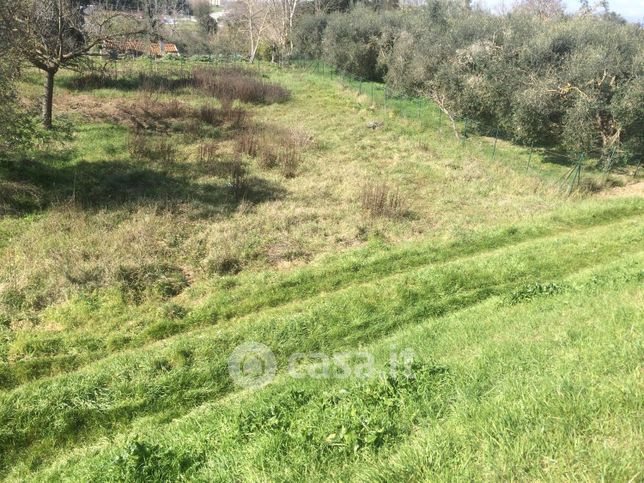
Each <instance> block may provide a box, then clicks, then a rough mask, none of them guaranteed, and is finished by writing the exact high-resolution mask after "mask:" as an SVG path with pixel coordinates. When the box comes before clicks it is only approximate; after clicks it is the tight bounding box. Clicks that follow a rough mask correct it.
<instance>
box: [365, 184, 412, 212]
mask: <svg viewBox="0 0 644 483" xmlns="http://www.w3.org/2000/svg"><path fill="white" fill-rule="evenodd" d="M360 207H361V208H362V212H363V213H365V214H367V215H368V216H370V217H374V218H377V217H386V218H400V217H402V216H404V215H405V213H406V212H407V205H406V203H405V201H404V199H403V197H402V194H401V193H400V190H398V189H397V188H392V187H391V186H390V185H388V184H387V183H374V182H370V183H367V184H365V185H364V186H363V188H362V191H361V193H360Z"/></svg>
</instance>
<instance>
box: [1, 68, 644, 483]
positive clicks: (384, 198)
mask: <svg viewBox="0 0 644 483" xmlns="http://www.w3.org/2000/svg"><path fill="white" fill-rule="evenodd" d="M166 64H172V63H165V62H158V63H156V64H155V66H152V64H147V63H143V62H133V63H131V64H125V65H124V66H123V67H122V68H123V70H122V71H121V72H120V73H119V75H118V78H117V79H114V78H112V79H111V80H110V81H109V82H103V83H102V84H101V83H98V84H97V83H96V79H94V78H92V77H89V76H88V77H78V76H76V75H75V74H70V73H64V72H63V73H61V74H59V76H58V85H57V96H56V98H55V103H56V104H55V112H57V113H59V114H61V115H62V118H63V119H66V120H67V122H69V123H70V124H71V125H72V126H73V129H72V130H71V132H72V134H71V138H70V139H68V140H63V141H60V142H59V143H58V144H57V145H56V147H55V149H54V148H51V147H50V148H49V150H48V154H47V155H44V154H43V153H38V152H35V154H34V156H33V158H31V159H22V160H13V161H8V162H4V163H3V164H0V179H2V180H3V181H2V183H3V186H2V188H3V190H2V197H1V198H0V210H2V213H3V217H2V218H0V261H1V262H2V263H1V264H0V321H2V322H3V324H1V325H0V330H1V331H2V332H1V334H2V339H1V340H0V355H1V356H2V362H1V366H0V391H1V392H0V474H1V475H2V476H3V477H5V478H7V479H8V480H14V481H18V480H42V481H45V480H46V481H51V480H54V481H57V480H75V481H88V480H91V481H113V480H128V481H170V480H176V479H181V478H184V479H190V480H203V481H231V480H243V481H257V480H261V481H266V480H279V481H302V480H307V481H308V480H313V481H321V480H333V481H337V480H341V481H345V480H358V481H365V480H366V481H392V480H394V479H400V480H405V481H408V480H411V481H416V480H449V479H466V478H468V479H556V480H561V479H599V478H603V479H609V480H631V479H636V478H638V475H641V474H642V471H643V468H642V464H641V460H642V458H641V456H642V455H641V445H642V436H641V414H642V409H643V408H642V400H643V398H642V379H641V367H640V366H641V360H642V356H643V354H642V344H641V340H642V334H641V331H642V322H641V321H642V317H641V313H642V307H643V302H644V301H643V300H642V291H641V286H642V276H643V273H644V272H643V271H642V270H643V265H642V263H643V262H644V253H643V252H642V240H643V238H644V223H643V221H644V198H643V197H642V192H641V183H639V184H637V181H639V180H638V179H637V178H634V176H633V173H630V172H625V171H624V172H621V173H617V174H611V175H606V174H604V173H603V172H601V171H599V170H596V169H595V166H594V164H593V162H592V160H591V161H589V162H587V163H586V164H585V165H584V169H583V172H582V174H581V179H580V180H578V183H577V184H576V185H573V184H571V183H570V179H571V178H570V177H569V176H568V177H566V176H567V175H569V174H570V173H571V169H572V168H573V165H571V164H565V163H562V162H561V160H560V159H555V158H553V156H552V153H546V152H543V151H540V150H536V149H535V150H529V149H527V148H522V147H518V146H515V145H512V144H510V143H509V142H507V141H504V140H502V139H499V140H495V139H494V138H487V137H480V136H477V135H475V134H474V133H470V135H469V136H468V137H466V138H463V139H459V140H457V139H455V137H454V136H453V134H452V132H451V128H450V126H449V125H448V123H447V121H446V119H444V118H443V117H442V116H441V114H440V111H439V110H438V109H437V108H435V107H434V106H432V105H430V104H428V103H424V102H421V101H419V100H417V99H403V98H391V97H390V98H386V94H385V93H384V91H383V90H382V89H383V88H382V86H381V85H379V84H374V83H366V82H365V83H356V82H353V81H347V80H345V79H342V78H340V77H338V76H335V75H333V74H330V73H329V72H328V71H321V70H320V69H319V68H318V67H316V68H312V67H311V66H300V67H297V68H296V67H293V68H292V69H277V68H275V67H271V66H266V65H261V66H259V67H255V68H253V70H250V71H249V70H248V69H247V68H245V67H240V66H237V67H225V68H224V67H218V68H215V69H214V70H213V69H211V68H210V67H207V68H203V67H199V66H196V65H187V66H184V65H183V64H181V67H179V66H177V65H175V66H172V65H171V66H170V67H167V70H165V71H164V70H163V69H165V68H166V67H165V66H166ZM193 68H194V69H196V71H194V72H193V71H192V69H193ZM154 69H156V70H154ZM179 69H180V70H179ZM184 69H185V70H184ZM200 69H201V70H200ZM249 79H250V80H249ZM253 82H259V83H261V84H262V87H261V89H262V92H263V94H262V96H263V97H262V98H261V99H259V100H257V99H254V98H252V96H250V94H248V91H250V90H251V89H248V91H247V90H246V89H247V86H248V85H249V83H253ZM39 83H40V78H39V76H38V75H37V74H36V73H33V74H31V75H28V76H27V77H26V78H25V80H24V81H23V83H22V84H21V93H22V94H23V95H24V96H25V97H26V98H35V97H36V96H37V95H38V93H39V92H40V91H39V89H40V86H39ZM230 86H236V87H235V89H233V88H232V87H230ZM280 88H283V89H286V90H287V91H282V90H281V89H280ZM257 89H260V88H259V87H258V88H257ZM233 90H234V92H232V91H233ZM231 92H232V93H231ZM244 95H248V96H250V97H248V98H247V99H244V100H245V101H246V102H244V101H241V100H240V98H241V97H242V96H244ZM379 95H382V97H379ZM231 98H234V101H233V100H231ZM615 186H618V187H617V188H615ZM619 186H621V187H619ZM251 341H253V342H257V343H261V344H264V345H266V346H267V347H268V348H270V350H271V351H272V353H273V354H274V356H275V360H276V365H277V367H276V376H275V379H274V380H272V381H271V383H270V384H268V385H267V386H265V387H251V388H244V387H240V386H239V385H236V384H235V383H234V381H233V379H232V378H231V375H230V374H229V359H230V357H231V354H233V353H234V351H235V348H236V347H238V346H240V345H241V344H244V343H248V342H251ZM404 351H406V352H405V353H407V354H412V353H413V354H414V357H413V359H414V361H413V363H412V364H411V366H410V367H408V368H407V369H409V372H407V371H404V370H402V368H401V367H398V368H397V369H396V368H393V369H392V367H391V365H392V364H391V360H392V359H391V357H392V352H393V353H395V354H400V353H402V352H404ZM296 353H305V354H309V356H308V358H307V357H304V358H303V359H302V362H303V363H304V366H303V367H301V368H300V369H301V370H303V371H304V373H306V372H307V371H310V374H311V377H302V378H294V377H292V376H291V375H289V373H288V370H287V369H288V366H289V358H290V357H291V356H292V355H293V354H296ZM319 353H323V354H326V355H327V356H329V357H330V358H331V360H332V362H331V361H330V362H329V364H330V366H329V367H328V368H326V370H328V373H329V374H328V377H322V376H320V374H319V373H318V372H316V371H319V370H320V367H319V366H315V365H313V364H314V363H315V361H316V360H318V359H319V358H318V359H316V357H318V356H315V354H318V355H319ZM365 353H368V354H371V355H372V356H373V358H374V360H373V366H374V367H375V369H376V372H377V373H376V374H372V376H373V377H360V375H359V374H358V373H357V372H353V374H354V375H353V376H351V377H346V376H343V374H342V367H341V364H339V363H338V359H337V358H334V355H338V354H344V355H346V356H347V361H345V362H347V364H348V366H349V367H350V368H351V369H352V370H357V369H356V368H357V367H358V368H359V367H361V364H363V363H364V362H365V361H364V357H365ZM311 354H313V356H311ZM318 362H319V360H318ZM307 364H309V365H307ZM345 369H346V367H345ZM322 370H325V369H324V368H322ZM349 372H351V371H349Z"/></svg>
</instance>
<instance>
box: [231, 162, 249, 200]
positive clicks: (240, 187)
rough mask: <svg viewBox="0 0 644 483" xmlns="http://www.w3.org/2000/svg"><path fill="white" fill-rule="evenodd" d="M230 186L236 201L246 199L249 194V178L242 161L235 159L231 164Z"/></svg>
mask: <svg viewBox="0 0 644 483" xmlns="http://www.w3.org/2000/svg"><path fill="white" fill-rule="evenodd" d="M229 186H230V189H231V191H232V194H233V197H234V198H235V200H237V201H241V200H243V199H244V198H245V197H246V194H247V193H248V177H247V175H246V167H245V166H244V163H242V161H241V159H235V160H234V161H233V162H232V163H231V164H230V177H229Z"/></svg>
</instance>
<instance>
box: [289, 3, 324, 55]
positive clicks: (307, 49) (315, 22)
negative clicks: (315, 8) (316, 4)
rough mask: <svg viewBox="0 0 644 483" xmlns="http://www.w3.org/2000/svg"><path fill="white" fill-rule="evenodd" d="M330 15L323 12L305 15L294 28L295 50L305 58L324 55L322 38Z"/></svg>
mask: <svg viewBox="0 0 644 483" xmlns="http://www.w3.org/2000/svg"><path fill="white" fill-rule="evenodd" d="M327 23H328V16H327V15H322V14H309V15H303V16H302V17H301V18H299V19H298V21H297V23H296V24H295V27H294V30H293V47H294V49H295V52H296V53H297V54H298V55H300V56H303V57H305V58H312V59H319V58H320V57H322V39H323V38H324V31H325V29H326V27H327Z"/></svg>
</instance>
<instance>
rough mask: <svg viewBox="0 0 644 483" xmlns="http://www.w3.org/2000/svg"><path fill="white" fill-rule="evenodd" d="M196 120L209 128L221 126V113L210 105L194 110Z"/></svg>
mask: <svg viewBox="0 0 644 483" xmlns="http://www.w3.org/2000/svg"><path fill="white" fill-rule="evenodd" d="M195 114H196V117H197V119H199V120H200V121H201V122H205V123H206V124H210V125H211V126H219V125H221V124H223V113H222V111H221V110H220V109H217V108H216V107H215V106H212V105H204V106H201V107H200V108H199V109H196V110H195Z"/></svg>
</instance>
